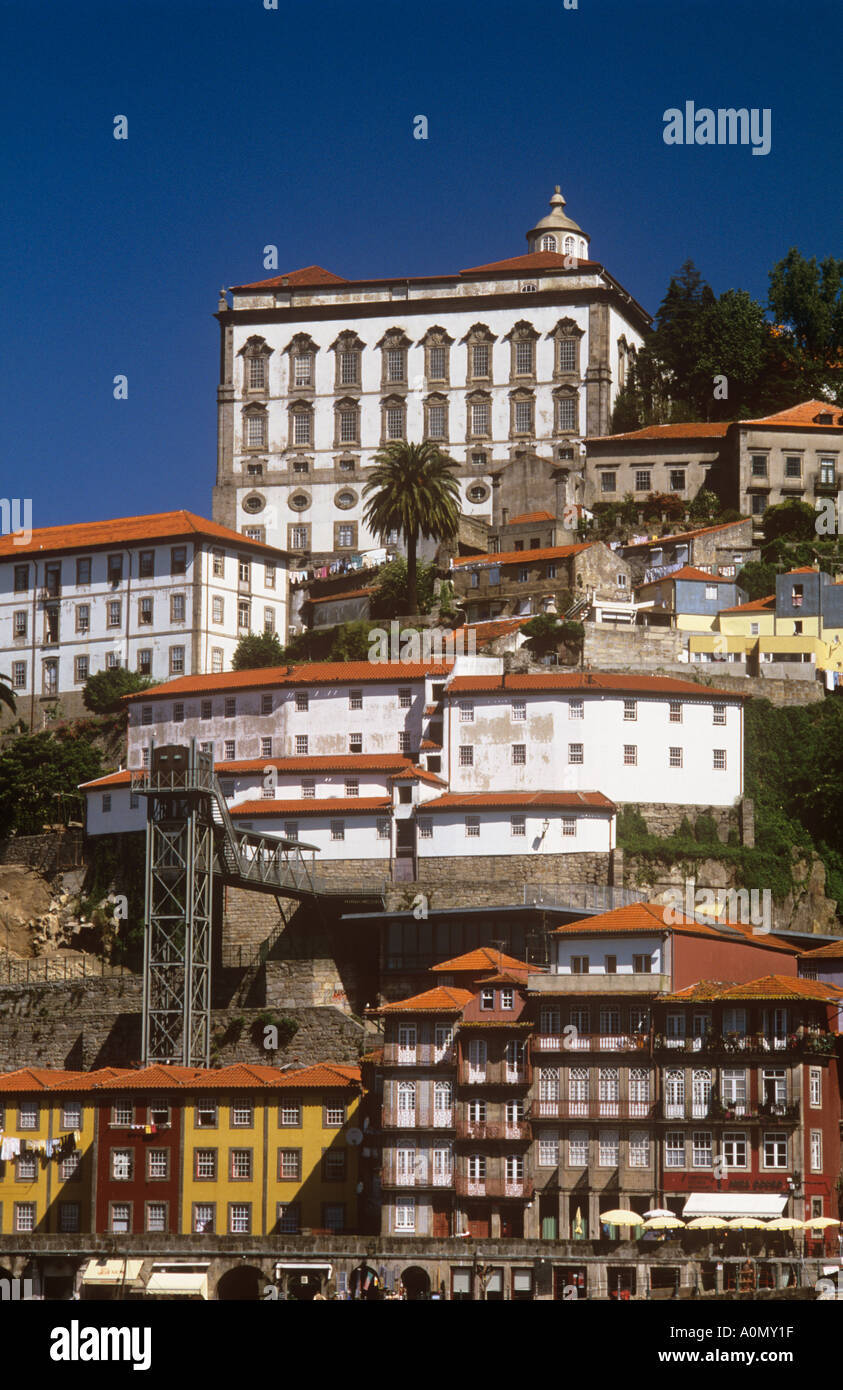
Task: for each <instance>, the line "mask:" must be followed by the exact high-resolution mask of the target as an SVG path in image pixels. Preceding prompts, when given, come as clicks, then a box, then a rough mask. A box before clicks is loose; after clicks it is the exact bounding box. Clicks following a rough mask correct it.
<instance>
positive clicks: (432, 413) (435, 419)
mask: <svg viewBox="0 0 843 1390" xmlns="http://www.w3.org/2000/svg"><path fill="white" fill-rule="evenodd" d="M427 433H428V438H430V439H444V438H445V407H444V405H432V406H430V407H429V408H428V412H427Z"/></svg>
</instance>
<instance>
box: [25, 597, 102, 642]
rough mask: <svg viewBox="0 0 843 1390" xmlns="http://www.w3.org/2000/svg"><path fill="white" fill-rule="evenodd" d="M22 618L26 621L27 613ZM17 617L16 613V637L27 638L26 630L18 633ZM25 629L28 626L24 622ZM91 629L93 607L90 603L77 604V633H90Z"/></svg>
mask: <svg viewBox="0 0 843 1390" xmlns="http://www.w3.org/2000/svg"><path fill="white" fill-rule="evenodd" d="M22 616H23V618H24V619H26V614H25V613H24V614H23V615H22ZM17 617H18V615H17V613H16V614H15V636H16V637H18V636H23V637H25V636H26V631H25V630H24V632H23V633H20V634H19V633H18V631H17ZM25 627H26V624H25V622H24V629H25ZM90 627H91V605H90V604H89V603H77V605H76V631H77V632H89V631H90Z"/></svg>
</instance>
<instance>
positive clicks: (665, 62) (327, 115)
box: [0, 0, 843, 526]
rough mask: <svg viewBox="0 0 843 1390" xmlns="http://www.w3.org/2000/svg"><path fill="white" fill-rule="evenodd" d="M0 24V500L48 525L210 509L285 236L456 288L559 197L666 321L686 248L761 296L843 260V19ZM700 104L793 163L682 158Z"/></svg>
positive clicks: (18, 8)
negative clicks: (220, 418) (669, 293)
mask: <svg viewBox="0 0 843 1390" xmlns="http://www.w3.org/2000/svg"><path fill="white" fill-rule="evenodd" d="M0 35H1V36H2V39H3V50H4V54H5V62H4V82H3V88H2V91H0V114H2V122H3V135H4V138H3V141H2V150H0V175H1V176H2V189H3V204H4V207H3V216H2V222H0V226H2V232H0V294H2V303H3V306H4V311H5V313H4V318H5V334H4V338H5V344H4V346H5V351H4V353H3V359H4V360H3V369H2V373H0V393H2V409H3V421H4V429H3V436H4V441H3V443H4V447H3V456H2V457H3V476H2V491H3V493H4V494H5V495H7V496H10V497H11V496H21V497H23V496H29V497H32V499H33V524H34V525H36V526H39V525H45V526H48V525H55V524H59V523H61V522H71V521H81V520H85V519H93V518H99V517H110V516H125V515H129V514H132V513H137V512H152V511H162V510H167V509H169V508H172V507H181V506H185V507H190V508H192V509H193V510H195V511H198V512H200V513H204V514H205V515H210V508H211V488H212V486H213V482H214V475H215V467H216V441H215V423H216V420H215V398H216V382H217V370H218V329H217V325H216V323H215V321H214V320H213V318H212V317H211V316H212V314H213V312H214V310H215V309H216V303H217V296H218V292H219V288H220V286H221V285H223V284H225V285H233V284H238V283H241V282H243V281H245V280H250V279H259V278H263V277H264V276H265V275H266V274H267V273H268V272H267V271H266V270H264V268H263V261H262V252H263V247H264V246H265V245H266V244H269V243H274V244H277V246H278V248H279V270H282V271H283V270H290V269H295V268H296V267H297V266H301V265H309V264H312V263H317V264H320V265H324V266H326V267H328V268H329V269H331V270H334V271H336V272H337V273H338V274H341V275H346V276H349V277H362V276H367V275H391V274H410V275H414V274H415V275H424V274H433V273H436V272H440V271H453V270H458V269H461V268H463V267H466V266H470V265H477V264H481V263H483V262H485V261H489V260H494V259H498V258H502V257H505V256H511V255H518V254H520V253H521V252H522V251H523V250H525V249H526V243H525V241H524V234H525V232H526V231H527V230H528V228H529V227H530V226H531V225H533V223H534V222H535V220H536V219H537V218H538V217H539V216H542V215H543V214H544V212H545V211H546V210H547V209H546V203H547V199H548V197H549V195H550V193H551V192H552V188H553V185H554V184H555V183H557V182H558V183H560V184H561V186H562V191H563V193H564V194H565V196H566V198H567V200H568V211H569V213H570V214H571V215H572V216H573V217H574V218H575V219H576V220H577V221H578V222H579V223H580V225H581V226H583V227H584V228H585V229H586V231H588V232H589V234H590V235H591V238H592V243H591V245H592V255H593V256H594V257H595V258H596V259H598V260H601V261H603V263H604V264H605V265H606V266H607V268H608V269H609V270H610V271H611V273H612V274H613V275H614V276H615V277H616V278H617V279H619V280H620V281H621V283H622V284H623V285H624V286H625V287H626V288H627V289H628V290H629V291H630V293H631V294H633V295H634V296H635V297H636V298H637V299H638V300H640V301H641V302H642V303H643V304H644V305H645V307H646V308H648V309H649V310H650V311H651V312H652V311H655V309H656V308H657V306H658V303H659V300H660V299H661V297H662V294H663V293H664V290H665V288H666V285H667V281H668V279H669V276H670V275H671V274H672V273H673V272H675V271H676V270H677V269H678V267H679V266H680V265H681V263H682V262H683V260H685V259H686V258H687V257H690V258H692V259H693V260H694V261H696V263H697V265H698V266H699V268H700V270H701V271H702V273H703V274H704V275H705V277H706V278H707V279H708V280H709V281H710V283H711V284H712V285H713V286H714V288H715V290H717V291H718V292H719V291H721V290H723V289H726V288H728V287H729V286H732V285H734V286H740V287H743V288H745V289H747V290H749V291H750V292H751V293H752V294H754V295H756V296H757V297H759V298H762V299H763V298H764V297H765V296H766V287H767V274H768V271H769V269H770V267H771V266H772V265H773V264H774V262H775V261H776V260H777V259H779V258H780V257H781V256H783V255H784V254H785V253H786V251H787V250H788V248H789V247H790V246H792V245H796V246H798V247H799V248H800V249H801V250H802V251H803V253H804V254H806V255H816V256H818V257H820V258H822V257H823V256H826V255H841V254H843V245H841V236H840V228H841V226H843V216H841V214H842V213H843V202H841V193H840V181H839V175H838V167H839V157H838V156H839V145H838V140H837V138H836V133H837V127H838V111H839V93H838V88H839V51H840V37H841V25H840V19H839V6H838V4H837V3H836V0H834V3H831V2H829V3H825V0H822V2H821V3H814V0H808V3H806V4H804V5H802V6H800V7H794V6H793V5H791V4H788V3H781V0H757V3H755V2H754V3H741V0H730V3H729V4H721V5H719V6H718V5H714V4H711V3H701V0H673V3H663V2H662V0H651V3H647V0H644V3H628V4H618V3H614V0H579V3H578V8H577V9H576V10H566V9H564V8H563V4H562V0H553V3H552V4H550V5H545V6H542V7H540V8H539V9H537V10H536V11H535V13H531V12H530V10H529V9H528V7H526V6H524V5H523V4H521V5H516V4H513V3H507V4H502V3H495V0H491V2H490V3H484V4H482V5H480V4H478V3H476V0H474V3H470V4H466V3H462V0H454V3H444V4H443V3H440V0H433V3H432V4H431V3H425V4H420V5H415V4H412V3H410V4H409V5H407V4H406V3H405V4H404V5H398V4H396V3H394V0H393V3H390V4H386V3H380V2H379V3H374V4H373V3H363V4H362V5H360V6H357V7H355V6H350V5H348V4H347V3H343V4H338V3H333V2H331V3H324V0H316V3H313V4H310V5H300V6H294V5H292V4H291V3H290V0H279V9H278V10H277V11H271V10H270V11H268V10H266V9H265V8H264V4H263V0H236V3H228V0H168V3H166V4H158V3H150V2H149V0H131V3H127V2H126V0H124V2H123V3H115V0H112V3H110V4H92V3H85V0H82V2H81V3H75V4H74V5H71V6H58V5H47V6H45V5H42V4H33V3H32V0H14V2H13V3H6V2H3V0H0ZM686 100H693V101H695V103H696V105H697V106H698V107H699V106H711V107H717V106H747V107H753V106H755V107H769V108H770V109H771V112H772V148H771V151H770V153H769V154H768V155H766V156H753V155H752V154H751V152H750V149H749V148H748V147H740V146H737V147H727V148H723V147H697V146H692V147H690V148H686V147H681V148H674V147H670V146H667V145H665V144H664V142H663V140H662V131H663V121H662V116H663V112H664V111H665V110H666V109H667V108H668V107H673V106H679V107H682V106H683V105H684V103H685V101H686ZM118 114H120V115H126V116H127V117H128V123H129V138H128V140H127V141H115V140H114V138H113V135H112V130H113V120H114V117H115V116H116V115H118ZM417 114H425V115H426V116H427V117H428V120H429V138H428V140H427V141H420V140H414V139H413V135H412V129H413V124H412V123H413V116H414V115H417ZM118 373H125V374H126V376H127V377H128V392H129V394H128V399H127V400H125V401H115V400H114V399H113V395H112V392H113V378H114V376H115V375H117V374H118Z"/></svg>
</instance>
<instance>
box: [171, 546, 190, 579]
mask: <svg viewBox="0 0 843 1390" xmlns="http://www.w3.org/2000/svg"><path fill="white" fill-rule="evenodd" d="M186 573H187V548H186V546H183V545H174V546H173V548H172V550H171V551H170V574H186Z"/></svg>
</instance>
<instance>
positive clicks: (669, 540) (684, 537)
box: [621, 516, 749, 550]
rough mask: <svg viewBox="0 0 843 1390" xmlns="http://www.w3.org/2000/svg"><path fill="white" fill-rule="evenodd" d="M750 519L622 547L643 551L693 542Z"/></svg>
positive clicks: (679, 532) (703, 527)
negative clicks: (680, 542)
mask: <svg viewBox="0 0 843 1390" xmlns="http://www.w3.org/2000/svg"><path fill="white" fill-rule="evenodd" d="M748 519H749V518H748V517H743V516H742V517H739V518H738V520H737V521H718V522H717V524H716V526H698V527H696V528H695V530H693V531H676V532H674V533H672V534H671V535H669V536H656V537H655V538H654V539H653V540H647V541H636V542H635V543H634V544H633V542H631V541H630V542H628V544H627V545H624V546H622V547H621V549H622V550H643V549H644V548H645V547H646V548H647V549H650V548H651V547H653V546H655V547H656V548H657V549H658V548H659V547H660V546H663V545H672V544H673V543H674V542H675V541H691V540H694V538H695V537H696V536H709V535H711V533H712V532H713V531H727V530H728V529H729V528H730V527H731V526H739V525H740V524H741V522H742V521H747V520H748Z"/></svg>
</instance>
